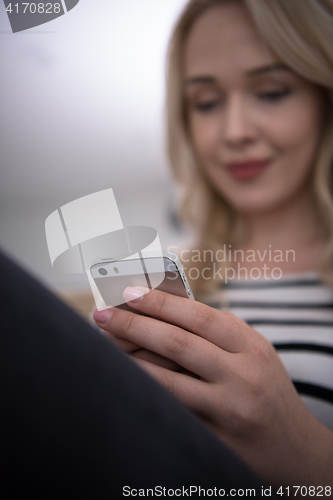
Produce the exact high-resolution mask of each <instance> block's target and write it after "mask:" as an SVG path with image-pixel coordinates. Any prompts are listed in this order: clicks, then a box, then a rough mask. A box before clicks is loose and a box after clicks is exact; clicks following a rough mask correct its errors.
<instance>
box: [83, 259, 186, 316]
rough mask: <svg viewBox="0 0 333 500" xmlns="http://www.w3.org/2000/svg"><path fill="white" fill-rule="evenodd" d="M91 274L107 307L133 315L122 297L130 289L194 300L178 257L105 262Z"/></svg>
mask: <svg viewBox="0 0 333 500" xmlns="http://www.w3.org/2000/svg"><path fill="white" fill-rule="evenodd" d="M90 273H91V277H92V279H93V280H94V283H95V285H96V287H97V289H98V292H99V294H100V296H101V298H102V300H103V302H104V304H105V307H110V306H113V305H116V307H119V308H121V309H127V310H130V311H132V312H134V310H133V309H131V308H129V307H128V306H127V304H124V303H123V300H124V299H123V298H122V294H123V291H124V290H125V288H126V287H128V286H131V287H133V286H143V287H145V288H148V289H156V290H162V291H163V292H167V293H171V294H173V295H178V296H179V297H186V298H189V299H191V300H194V296H193V293H192V290H191V287H190V285H189V283H188V280H187V278H186V275H185V272H184V269H183V266H182V264H181V262H180V260H179V259H178V257H177V256H176V255H175V254H172V256H170V254H168V253H167V252H163V256H162V257H156V256H152V257H144V258H142V257H141V258H140V257H138V258H133V259H124V260H111V259H110V260H109V259H106V260H105V261H104V260H103V261H100V262H98V263H97V264H94V265H93V266H92V267H91V269H90ZM156 285H157V286H156ZM117 304H118V305H117Z"/></svg>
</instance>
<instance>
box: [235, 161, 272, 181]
mask: <svg viewBox="0 0 333 500" xmlns="http://www.w3.org/2000/svg"><path fill="white" fill-rule="evenodd" d="M270 163H271V160H244V161H237V162H231V163H227V165H226V168H227V170H228V172H229V173H230V175H232V177H235V178H236V179H244V180H246V179H253V178H255V177H257V176H259V175H260V174H262V173H263V172H264V171H265V170H266V169H267V167H268V166H269V165H270Z"/></svg>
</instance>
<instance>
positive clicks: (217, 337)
mask: <svg viewBox="0 0 333 500" xmlns="http://www.w3.org/2000/svg"><path fill="white" fill-rule="evenodd" d="M127 290H128V289H127ZM131 290H133V289H130V291H131ZM136 294H137V295H138V291H137V290H136ZM132 297H133V295H132ZM127 298H131V297H130V296H128V295H127ZM128 304H129V305H130V306H131V307H132V308H133V309H136V310H138V311H141V312H143V313H145V314H147V315H148V317H146V316H139V315H137V314H132V313H130V312H129V311H122V310H119V309H117V308H113V309H112V310H110V311H109V313H112V316H111V318H109V319H108V320H107V321H106V322H105V323H104V324H102V323H101V321H102V316H99V313H98V312H95V315H94V317H95V320H96V321H97V324H98V325H99V326H100V327H101V328H103V329H104V330H105V331H107V332H109V333H110V334H111V335H113V336H114V337H115V338H117V339H120V340H121V341H124V340H126V341H127V342H131V343H133V344H136V345H138V346H142V347H143V348H144V350H139V351H135V352H134V353H133V355H132V356H133V358H134V359H135V361H136V362H137V363H138V364H139V365H140V366H141V367H142V368H143V369H144V370H146V371H147V372H148V373H150V374H151V375H152V376H153V377H154V378H155V379H157V380H158V381H159V382H160V383H161V384H162V385H163V386H164V387H166V388H167V389H168V390H169V391H170V392H172V393H173V394H174V395H175V396H176V397H178V398H179V399H180V400H181V401H182V402H183V403H184V404H185V405H187V406H188V407H189V408H191V409H192V410H193V411H194V412H196V413H197V414H198V415H199V416H200V417H201V418H202V419H203V420H204V421H205V422H206V423H207V424H208V425H209V426H210V427H211V428H212V429H213V430H214V431H215V432H216V433H217V435H218V436H219V437H220V438H221V439H222V440H223V441H224V442H225V443H226V444H227V445H228V446H229V447H230V448H231V449H233V450H234V451H235V452H236V453H237V454H238V455H239V456H240V457H241V458H242V459H243V460H244V461H245V462H246V463H247V464H248V465H249V466H250V467H251V468H252V469H253V470H254V471H255V472H257V474H258V475H259V476H261V477H262V478H263V479H264V480H265V481H266V482H267V483H268V484H269V485H272V486H281V485H291V486H292V485H301V486H303V485H304V486H310V485H311V486H316V485H321V486H325V485H332V483H333V477H332V470H331V469H332V468H331V464H332V463H333V433H332V432H331V431H329V430H328V429H327V428H326V427H324V426H323V425H322V424H320V423H319V422H318V421H317V420H316V419H315V418H314V417H313V416H312V415H311V413H310V412H309V411H308V410H307V408H306V407H305V405H304V404H303V402H302V400H301V399H300V398H299V396H298V394H297V392H296V390H295V388H294V386H293V384H292V382H291V381H290V378H289V376H288V374H287V372H286V371H285V369H284V367H283V365H282V363H281V361H280V359H279V357H278V355H277V353H276V351H275V350H274V348H273V346H272V345H271V344H270V343H269V342H268V341H267V340H266V339H265V338H264V337H262V336H261V335H260V334H259V333H258V332H256V331H255V330H253V329H252V328H251V327H250V326H248V325H247V324H246V323H244V322H243V321H241V320H240V319H238V318H236V317H234V316H233V315H231V314H230V313H222V312H220V311H216V310H214V309H212V308H210V307H208V306H205V305H203V304H200V303H198V302H195V301H191V300H188V299H184V298H180V297H175V296H172V295H169V294H166V293H163V292H160V291H157V290H153V291H151V292H149V293H148V294H145V295H143V296H142V297H141V300H140V301H138V302H129V303H128ZM104 319H107V318H104ZM156 356H157V357H156ZM164 360H171V365H170V366H165V365H164ZM161 361H162V362H161ZM168 362H169V361H168ZM161 365H162V366H161ZM175 367H176V369H177V367H178V368H179V369H177V371H174V368H175ZM180 367H183V368H185V370H187V372H186V373H182V372H181V368H180Z"/></svg>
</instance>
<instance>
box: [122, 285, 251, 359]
mask: <svg viewBox="0 0 333 500" xmlns="http://www.w3.org/2000/svg"><path fill="white" fill-rule="evenodd" d="M123 296H124V298H125V300H126V301H127V303H128V305H129V306H130V307H131V308H133V309H135V310H137V311H141V312H143V313H144V314H147V315H148V316H151V317H154V318H157V319H160V320H163V321H166V322H168V323H172V324H174V325H177V326H179V327H181V328H183V329H185V330H189V331H191V332H192V333H195V334H196V335H200V336H201V337H203V338H205V339H207V340H209V341H210V342H212V343H214V344H215V345H217V346H219V347H221V348H222V349H224V350H226V351H229V352H241V351H243V350H244V349H246V348H247V346H248V345H249V340H250V337H251V336H252V335H253V332H254V330H252V328H250V327H249V326H248V325H247V324H246V323H245V322H244V321H242V320H240V319H239V318H236V317H235V316H234V315H232V314H230V313H225V312H221V311H217V310H216V309H213V308H211V307H209V306H206V305H205V304H202V303H200V302H196V301H194V300H189V299H186V298H184V297H178V296H175V295H171V294H169V293H165V292H162V291H160V290H151V291H150V292H149V293H146V291H144V292H143V291H142V290H141V289H140V287H135V288H132V287H128V288H126V289H125V291H124V294H123Z"/></svg>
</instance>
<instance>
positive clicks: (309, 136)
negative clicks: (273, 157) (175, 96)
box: [263, 96, 322, 168]
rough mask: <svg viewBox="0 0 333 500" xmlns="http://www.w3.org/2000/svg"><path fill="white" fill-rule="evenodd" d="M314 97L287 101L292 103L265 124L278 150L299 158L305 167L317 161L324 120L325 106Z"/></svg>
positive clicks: (271, 142)
mask: <svg viewBox="0 0 333 500" xmlns="http://www.w3.org/2000/svg"><path fill="white" fill-rule="evenodd" d="M311 97H312V99H311ZM311 97H310V98H308V100H306V97H304V98H302V99H298V100H295V101H294V102H293V101H290V103H286V104H288V105H286V106H285V107H284V108H283V109H282V110H280V111H279V112H278V113H276V114H275V116H274V115H272V116H271V119H268V120H267V123H266V124H265V126H263V130H265V133H264V134H265V138H266V139H267V141H268V143H270V144H271V145H272V146H273V147H274V148H275V149H276V151H277V152H278V153H279V152H280V153H282V154H286V155H290V158H291V157H292V158H293V160H295V161H296V160H297V159H298V160H299V162H300V163H301V164H303V165H304V168H305V167H306V165H307V166H308V165H309V163H311V162H312V160H313V156H314V154H315V151H316V147H317V144H318V140H319V135H320V130H321V121H322V119H321V116H322V113H321V105H320V103H319V102H318V99H316V98H315V97H314V96H311ZM305 164H306V165H305ZM293 167H294V168H295V167H301V165H297V166H296V165H293Z"/></svg>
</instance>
